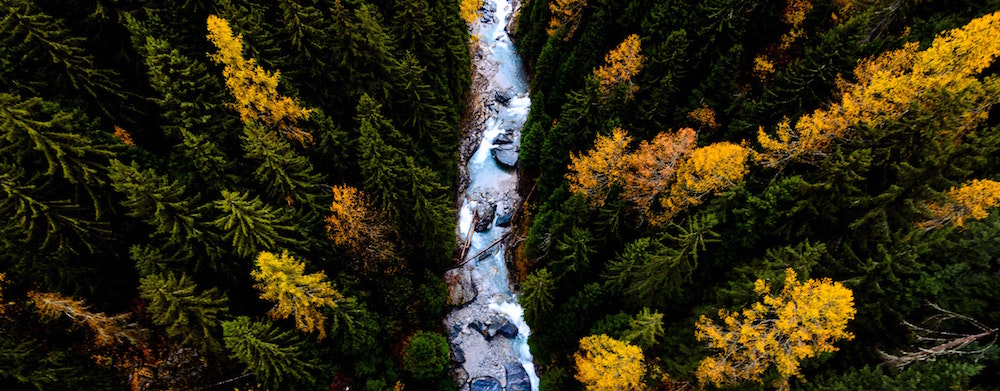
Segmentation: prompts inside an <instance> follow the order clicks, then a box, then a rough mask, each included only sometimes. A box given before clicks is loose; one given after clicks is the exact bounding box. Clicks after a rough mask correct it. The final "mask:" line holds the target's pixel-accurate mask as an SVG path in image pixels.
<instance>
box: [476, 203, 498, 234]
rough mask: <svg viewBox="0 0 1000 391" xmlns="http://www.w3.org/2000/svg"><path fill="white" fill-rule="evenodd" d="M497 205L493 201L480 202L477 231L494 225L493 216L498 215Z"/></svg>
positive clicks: (477, 213) (477, 211) (477, 207)
mask: <svg viewBox="0 0 1000 391" xmlns="http://www.w3.org/2000/svg"><path fill="white" fill-rule="evenodd" d="M496 213H497V206H496V204H494V203H492V202H479V205H477V206H476V216H477V217H476V218H477V219H478V220H476V228H475V229H476V232H484V231H486V230H488V229H490V225H493V218H494V217H496Z"/></svg>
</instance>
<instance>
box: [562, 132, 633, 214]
mask: <svg viewBox="0 0 1000 391" xmlns="http://www.w3.org/2000/svg"><path fill="white" fill-rule="evenodd" d="M631 140H632V138H631V137H629V135H628V132H627V131H625V130H623V129H621V128H615V129H614V130H612V131H611V136H610V137H608V136H605V135H603V134H599V135H597V139H596V140H594V148H593V149H591V150H590V151H587V153H586V154H585V155H579V156H577V155H573V154H571V155H570V164H569V173H568V174H567V179H568V180H569V189H570V191H572V192H583V193H584V194H585V195H586V196H587V199H588V200H590V201H591V203H592V204H594V205H597V206H602V205H604V201H605V199H606V198H607V197H608V192H609V191H610V190H611V185H612V184H615V183H618V184H621V183H622V181H623V179H624V178H625V177H626V176H627V175H628V168H629V167H628V160H629V159H628V144H629V142H631Z"/></svg>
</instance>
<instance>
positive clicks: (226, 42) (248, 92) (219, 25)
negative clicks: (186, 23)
mask: <svg viewBox="0 0 1000 391" xmlns="http://www.w3.org/2000/svg"><path fill="white" fill-rule="evenodd" d="M208 39H209V40H210V41H211V42H212V44H213V45H215V47H216V48H217V49H218V51H217V52H216V53H209V58H211V59H212V60H213V61H215V63H217V64H220V65H223V70H222V75H223V77H224V78H225V79H226V87H227V88H228V89H229V92H230V93H231V94H232V95H233V97H234V98H236V103H235V104H234V105H233V107H234V108H235V109H236V111H237V112H239V113H240V118H241V119H242V120H243V122H253V121H258V120H259V121H263V122H264V124H266V125H267V126H269V127H271V128H273V129H277V130H278V132H279V133H281V134H282V135H283V136H285V137H286V138H288V139H289V140H294V141H297V142H298V143H300V144H302V145H306V144H309V143H311V142H312V139H313V137H312V134H310V133H309V132H307V131H305V130H302V129H300V128H299V127H297V126H296V125H295V124H296V122H298V121H299V120H300V119H308V118H309V114H310V113H311V112H312V110H311V109H306V108H304V107H302V106H300V105H299V104H298V102H296V101H295V100H293V99H292V98H290V97H287V96H283V95H281V94H279V93H278V80H279V72H277V71H275V72H268V71H267V70H265V69H264V68H261V67H260V66H259V65H257V62H256V61H255V60H254V59H252V58H250V59H247V58H244V57H243V36H242V35H237V36H233V30H232V29H230V27H229V23H228V22H226V20H225V19H222V18H220V17H217V16H215V15H209V16H208Z"/></svg>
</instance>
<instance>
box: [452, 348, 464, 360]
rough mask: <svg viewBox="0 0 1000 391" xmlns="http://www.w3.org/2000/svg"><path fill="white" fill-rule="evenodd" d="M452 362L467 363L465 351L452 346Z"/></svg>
mask: <svg viewBox="0 0 1000 391" xmlns="http://www.w3.org/2000/svg"><path fill="white" fill-rule="evenodd" d="M451 361H453V362H456V363H459V364H464V363H465V351H464V350H462V348H461V347H459V346H458V345H455V344H452V345H451Z"/></svg>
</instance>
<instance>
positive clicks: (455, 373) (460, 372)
mask: <svg viewBox="0 0 1000 391" xmlns="http://www.w3.org/2000/svg"><path fill="white" fill-rule="evenodd" d="M448 376H450V377H451V379H452V380H454V381H455V384H461V385H465V383H466V382H468V381H469V372H467V371H466V370H465V368H462V366H461V365H456V366H454V367H452V368H451V370H449V371H448Z"/></svg>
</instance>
